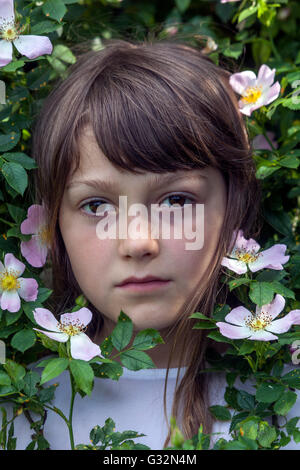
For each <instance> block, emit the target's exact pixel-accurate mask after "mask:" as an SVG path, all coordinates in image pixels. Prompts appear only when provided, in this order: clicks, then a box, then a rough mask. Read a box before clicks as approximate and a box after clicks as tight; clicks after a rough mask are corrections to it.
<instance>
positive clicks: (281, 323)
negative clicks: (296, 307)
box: [266, 313, 294, 333]
mask: <svg viewBox="0 0 300 470" xmlns="http://www.w3.org/2000/svg"><path fill="white" fill-rule="evenodd" d="M293 323H294V322H293V315H291V313H288V314H287V315H286V316H285V317H283V318H279V320H275V321H273V322H272V323H271V324H270V325H269V326H267V327H266V330H268V331H271V333H285V332H286V331H288V330H289V329H290V328H291V326H292V325H293Z"/></svg>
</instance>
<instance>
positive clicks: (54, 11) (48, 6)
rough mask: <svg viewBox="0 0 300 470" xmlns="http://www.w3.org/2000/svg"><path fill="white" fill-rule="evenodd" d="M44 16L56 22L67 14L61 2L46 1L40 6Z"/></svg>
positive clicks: (59, 0)
mask: <svg viewBox="0 0 300 470" xmlns="http://www.w3.org/2000/svg"><path fill="white" fill-rule="evenodd" d="M42 10H43V12H44V14H45V15H46V16H47V17H49V18H53V19H54V20H56V21H61V20H62V19H63V17H64V15H65V13H66V12H67V9H66V7H65V5H64V3H63V2H62V0H47V1H46V2H45V3H44V5H43V6H42Z"/></svg>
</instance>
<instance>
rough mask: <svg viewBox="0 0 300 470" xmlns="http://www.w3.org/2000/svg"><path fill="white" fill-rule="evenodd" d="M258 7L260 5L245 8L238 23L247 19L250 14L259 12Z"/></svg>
mask: <svg viewBox="0 0 300 470" xmlns="http://www.w3.org/2000/svg"><path fill="white" fill-rule="evenodd" d="M257 9H258V7H257V6H255V7H254V6H253V5H252V6H251V7H249V8H246V9H245V10H243V11H242V12H241V13H240V14H239V19H238V23H240V22H241V21H243V20H245V19H246V18H248V17H249V16H251V15H254V13H256V12H257Z"/></svg>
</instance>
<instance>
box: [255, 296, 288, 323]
mask: <svg viewBox="0 0 300 470" xmlns="http://www.w3.org/2000/svg"><path fill="white" fill-rule="evenodd" d="M284 306H285V299H284V297H282V295H280V294H276V295H275V297H274V299H273V300H272V302H270V303H269V304H266V305H263V306H262V307H256V315H259V314H260V313H261V312H264V313H266V314H267V315H270V316H271V317H272V319H274V318H276V317H277V316H278V315H279V314H280V312H282V310H283V309H284Z"/></svg>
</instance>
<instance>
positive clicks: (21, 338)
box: [11, 328, 36, 353]
mask: <svg viewBox="0 0 300 470" xmlns="http://www.w3.org/2000/svg"><path fill="white" fill-rule="evenodd" d="M35 341H36V336H35V333H34V332H33V331H32V330H28V329H27V328H26V329H25V328H24V329H23V330H21V331H18V333H16V334H15V335H14V336H13V337H12V340H11V345H12V347H14V348H15V349H17V350H18V351H21V352H22V353H23V352H25V351H27V349H29V348H31V347H32V346H33V345H34V343H35Z"/></svg>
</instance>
